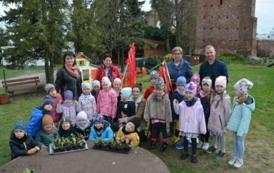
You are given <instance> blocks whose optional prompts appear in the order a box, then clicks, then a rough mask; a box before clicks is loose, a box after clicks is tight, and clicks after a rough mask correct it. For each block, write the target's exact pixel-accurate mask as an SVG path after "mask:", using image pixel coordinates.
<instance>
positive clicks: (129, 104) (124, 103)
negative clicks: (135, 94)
mask: <svg viewBox="0 0 274 173" xmlns="http://www.w3.org/2000/svg"><path fill="white" fill-rule="evenodd" d="M131 94H132V89H131V88H129V87H126V88H123V89H122V90H121V101H120V103H119V106H118V111H117V112H118V113H117V116H118V121H119V123H120V125H122V124H123V125H125V124H126V122H127V118H128V117H131V116H133V115H135V114H136V110H135V103H134V101H130V100H129V98H130V96H131Z"/></svg>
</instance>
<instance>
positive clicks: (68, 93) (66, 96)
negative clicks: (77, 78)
mask: <svg viewBox="0 0 274 173" xmlns="http://www.w3.org/2000/svg"><path fill="white" fill-rule="evenodd" d="M64 99H65V100H73V93H72V91H70V90H66V91H65V92H64Z"/></svg>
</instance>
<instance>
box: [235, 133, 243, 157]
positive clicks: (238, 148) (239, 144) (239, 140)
mask: <svg viewBox="0 0 274 173" xmlns="http://www.w3.org/2000/svg"><path fill="white" fill-rule="evenodd" d="M245 136H246V135H245V134H244V135H243V136H237V132H233V155H234V157H237V158H239V159H243V156H244V151H245V141H244V140H245Z"/></svg>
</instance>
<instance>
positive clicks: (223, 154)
mask: <svg viewBox="0 0 274 173" xmlns="http://www.w3.org/2000/svg"><path fill="white" fill-rule="evenodd" d="M225 156H226V154H225V153H224V152H222V151H221V150H220V151H219V153H218V154H217V155H216V158H217V159H221V158H223V157H225Z"/></svg>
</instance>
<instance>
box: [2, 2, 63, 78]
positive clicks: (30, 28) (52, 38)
mask: <svg viewBox="0 0 274 173" xmlns="http://www.w3.org/2000/svg"><path fill="white" fill-rule="evenodd" d="M3 2H4V4H6V5H8V4H9V3H15V4H16V6H17V8H16V9H10V10H9V11H7V12H5V16H4V17H2V18H1V21H5V22H6V23H7V24H6V27H7V38H8V39H9V40H10V42H11V43H12V45H13V46H14V48H12V49H8V50H7V51H6V52H5V54H6V56H5V57H6V58H7V61H8V62H11V63H12V65H11V66H10V68H24V65H25V63H27V62H29V61H35V60H38V59H44V60H45V73H46V81H47V82H50V83H53V74H54V59H58V58H59V57H60V56H61V52H62V48H63V47H64V44H65V38H64V34H65V31H66V27H65V21H66V13H65V12H66V8H67V6H68V4H67V1H66V0H58V1H54V0H16V1H14V0H4V1H3Z"/></svg>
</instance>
